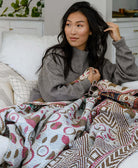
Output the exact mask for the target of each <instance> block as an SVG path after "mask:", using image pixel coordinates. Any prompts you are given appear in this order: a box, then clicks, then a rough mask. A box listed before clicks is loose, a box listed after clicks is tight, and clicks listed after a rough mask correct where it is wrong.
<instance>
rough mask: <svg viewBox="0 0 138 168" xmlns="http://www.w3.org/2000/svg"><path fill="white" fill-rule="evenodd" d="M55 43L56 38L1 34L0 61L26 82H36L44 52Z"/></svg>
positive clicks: (10, 33) (9, 33)
mask: <svg viewBox="0 0 138 168" xmlns="http://www.w3.org/2000/svg"><path fill="white" fill-rule="evenodd" d="M56 43H57V36H43V37H39V36H35V35H25V34H18V33H13V32H3V34H2V46H1V51H0V61H1V62H3V63H6V64H8V65H9V66H10V67H12V68H13V69H14V70H15V71H17V72H18V73H19V74H20V75H22V76H23V77H24V79H26V80H37V77H38V74H36V71H37V70H38V68H39V67H40V65H41V61H42V57H43V55H44V53H45V50H46V49H47V48H48V47H50V46H52V45H54V44H56Z"/></svg>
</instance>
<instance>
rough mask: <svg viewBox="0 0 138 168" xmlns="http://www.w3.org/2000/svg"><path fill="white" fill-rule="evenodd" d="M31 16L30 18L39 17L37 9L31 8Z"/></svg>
mask: <svg viewBox="0 0 138 168" xmlns="http://www.w3.org/2000/svg"><path fill="white" fill-rule="evenodd" d="M31 16H32V17H39V16H40V13H39V11H38V8H37V7H33V8H32V13H31Z"/></svg>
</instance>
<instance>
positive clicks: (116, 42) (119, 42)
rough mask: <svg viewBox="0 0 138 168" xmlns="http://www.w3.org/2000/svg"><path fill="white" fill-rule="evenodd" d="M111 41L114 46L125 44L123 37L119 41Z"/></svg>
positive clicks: (118, 46)
mask: <svg viewBox="0 0 138 168" xmlns="http://www.w3.org/2000/svg"><path fill="white" fill-rule="evenodd" d="M112 43H113V45H114V46H115V47H116V48H120V47H122V46H124V45H126V42H125V38H124V37H122V38H121V39H120V40H119V41H113V42H112Z"/></svg>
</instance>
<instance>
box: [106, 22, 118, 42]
mask: <svg viewBox="0 0 138 168" xmlns="http://www.w3.org/2000/svg"><path fill="white" fill-rule="evenodd" d="M107 24H108V26H109V28H107V29H105V30H104V32H107V31H110V32H109V34H110V36H111V38H112V39H113V40H114V41H119V40H120V39H121V36H120V31H119V26H118V25H117V24H115V23H112V22H107Z"/></svg>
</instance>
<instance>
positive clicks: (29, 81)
mask: <svg viewBox="0 0 138 168" xmlns="http://www.w3.org/2000/svg"><path fill="white" fill-rule="evenodd" d="M56 43H57V36H43V37H38V36H34V35H23V34H17V33H11V32H3V35H2V45H1V47H0V109H1V108H5V107H7V106H11V105H13V104H21V103H23V102H27V101H28V100H29V96H30V91H31V90H32V89H33V88H34V87H35V86H36V84H37V77H38V74H36V71H37V69H38V68H39V66H40V65H41V60H42V57H43V55H44V52H45V50H46V49H47V48H48V47H50V46H52V45H54V44H56ZM123 86H128V87H132V88H135V89H138V81H135V82H128V83H125V84H123Z"/></svg>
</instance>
